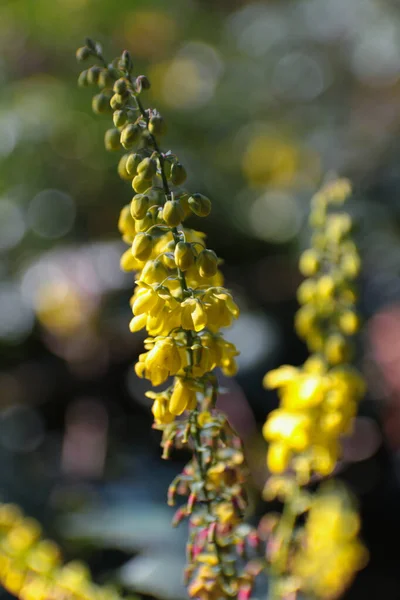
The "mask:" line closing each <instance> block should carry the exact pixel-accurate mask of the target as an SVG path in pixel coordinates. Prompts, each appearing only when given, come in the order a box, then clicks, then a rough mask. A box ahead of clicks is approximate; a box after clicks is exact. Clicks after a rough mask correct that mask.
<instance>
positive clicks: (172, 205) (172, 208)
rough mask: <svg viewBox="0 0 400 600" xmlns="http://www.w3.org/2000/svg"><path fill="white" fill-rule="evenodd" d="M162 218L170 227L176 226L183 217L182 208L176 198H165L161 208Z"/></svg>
mask: <svg viewBox="0 0 400 600" xmlns="http://www.w3.org/2000/svg"><path fill="white" fill-rule="evenodd" d="M163 219H164V221H165V222H166V224H167V225H169V226H170V227H177V225H180V223H181V222H182V219H183V209H182V207H181V205H180V203H179V201H177V200H167V202H166V203H165V204H164V208H163Z"/></svg>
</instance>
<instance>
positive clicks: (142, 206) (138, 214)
mask: <svg viewBox="0 0 400 600" xmlns="http://www.w3.org/2000/svg"><path fill="white" fill-rule="evenodd" d="M149 205H150V200H149V198H148V196H145V195H144V194H136V196H134V197H133V199H132V202H131V215H132V217H133V218H134V219H143V218H144V217H145V215H146V213H147V209H148V208H149Z"/></svg>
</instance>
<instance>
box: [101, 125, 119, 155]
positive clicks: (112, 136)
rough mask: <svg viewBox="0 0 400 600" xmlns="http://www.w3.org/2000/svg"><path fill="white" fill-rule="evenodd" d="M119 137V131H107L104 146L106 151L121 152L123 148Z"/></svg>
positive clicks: (113, 129)
mask: <svg viewBox="0 0 400 600" xmlns="http://www.w3.org/2000/svg"><path fill="white" fill-rule="evenodd" d="M119 137H120V134H119V131H118V129H115V128H112V129H107V131H106V133H105V134H104V145H105V147H106V150H110V151H111V150H119V149H120V148H121V143H120V140H119Z"/></svg>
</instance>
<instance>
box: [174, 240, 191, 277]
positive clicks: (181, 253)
mask: <svg viewBox="0 0 400 600" xmlns="http://www.w3.org/2000/svg"><path fill="white" fill-rule="evenodd" d="M174 258H175V264H176V266H177V267H178V269H180V270H181V271H187V269H190V267H192V266H193V264H194V254H193V248H192V244H189V243H188V242H178V243H177V244H176V246H175V251H174Z"/></svg>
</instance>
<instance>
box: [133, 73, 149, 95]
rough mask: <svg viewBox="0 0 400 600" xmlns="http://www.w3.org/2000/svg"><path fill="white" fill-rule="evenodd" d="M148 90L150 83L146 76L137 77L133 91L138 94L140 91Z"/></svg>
mask: <svg viewBox="0 0 400 600" xmlns="http://www.w3.org/2000/svg"><path fill="white" fill-rule="evenodd" d="M148 89H150V81H149V80H148V79H147V77H146V75H139V76H138V77H137V78H136V81H135V90H136V91H137V93H138V94H140V92H141V91H142V90H148Z"/></svg>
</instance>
